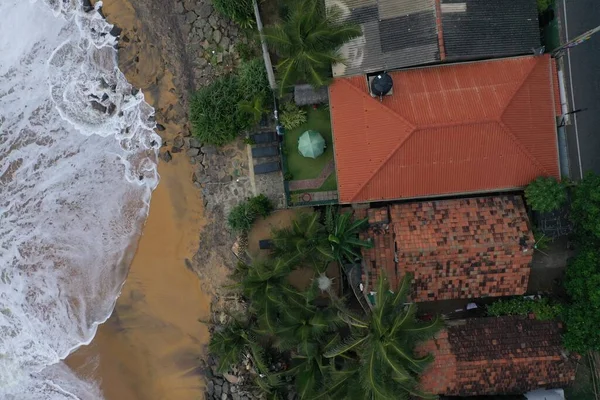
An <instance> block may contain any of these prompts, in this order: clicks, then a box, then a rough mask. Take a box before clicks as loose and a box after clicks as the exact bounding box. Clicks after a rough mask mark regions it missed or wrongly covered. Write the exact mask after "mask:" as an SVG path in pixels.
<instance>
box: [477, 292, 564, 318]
mask: <svg viewBox="0 0 600 400" xmlns="http://www.w3.org/2000/svg"><path fill="white" fill-rule="evenodd" d="M487 311H488V314H489V315H492V316H494V317H499V316H502V315H528V314H529V313H534V314H535V317H536V319H539V320H541V321H545V320H551V319H556V318H558V317H559V316H560V315H561V313H562V306H561V305H559V304H551V303H550V302H549V301H548V299H546V298H544V299H539V300H531V299H526V298H523V297H521V298H517V299H512V300H508V301H503V300H499V301H497V302H495V303H492V304H491V305H489V306H488V308H487Z"/></svg>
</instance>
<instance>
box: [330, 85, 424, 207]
mask: <svg viewBox="0 0 600 400" xmlns="http://www.w3.org/2000/svg"><path fill="white" fill-rule="evenodd" d="M340 80H342V81H345V83H346V84H347V85H348V86H350V87H351V88H352V89H353V90H354V91H356V92H357V93H359V94H360V95H361V96H362V97H363V98H365V97H366V98H368V100H369V101H376V100H375V98H373V97H372V96H371V95H367V94H366V93H365V92H363V91H362V90H360V89H359V88H358V87H356V86H355V85H353V84H352V83H351V82H350V79H348V78H341V79H340ZM378 104H379V105H380V106H381V107H385V109H386V110H387V111H388V112H390V113H391V114H393V115H394V116H395V117H396V118H398V119H401V120H402V121H404V122H405V123H406V124H407V125H408V126H409V127H410V128H411V130H410V132H409V133H408V135H406V137H405V138H404V139H403V140H401V141H400V143H398V145H397V146H396V147H395V148H394V150H392V151H391V152H390V153H389V154H388V155H387V157H386V158H385V159H384V160H383V161H382V162H381V163H380V164H379V166H378V167H377V169H375V171H373V173H372V174H371V175H370V176H369V178H368V179H366V180H365V181H364V183H363V184H362V185H360V187H359V188H358V189H357V190H356V191H355V192H354V194H353V195H352V198H351V200H350V201H353V200H354V199H355V198H356V196H358V194H359V193H360V192H361V191H362V190H363V189H364V188H365V186H367V184H368V183H369V182H370V181H371V179H373V177H374V176H375V175H377V174H378V173H379V171H381V169H382V168H383V166H384V165H386V164H387V163H388V161H389V160H390V159H391V158H392V157H393V156H394V155H395V154H396V153H397V152H398V150H399V149H400V148H401V147H402V146H403V145H404V143H406V141H407V140H408V139H409V138H410V137H411V136H412V134H413V133H414V132H415V131H416V130H417V126H416V125H414V124H413V123H412V122H410V121H408V120H407V119H406V118H404V117H403V116H402V115H400V114H398V113H397V112H396V111H394V110H392V109H391V108H390V107H388V106H386V105H385V104H383V102H379V103H378Z"/></svg>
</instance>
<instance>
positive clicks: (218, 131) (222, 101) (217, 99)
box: [190, 76, 252, 146]
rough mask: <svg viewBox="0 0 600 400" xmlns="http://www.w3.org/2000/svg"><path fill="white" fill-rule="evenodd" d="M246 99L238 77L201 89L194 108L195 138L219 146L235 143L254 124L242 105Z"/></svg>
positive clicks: (225, 78) (193, 129)
mask: <svg viewBox="0 0 600 400" xmlns="http://www.w3.org/2000/svg"><path fill="white" fill-rule="evenodd" d="M242 100H244V99H243V98H242V96H241V94H240V86H239V80H238V79H237V78H236V77H234V76H225V77H221V78H219V79H217V80H216V81H215V82H213V83H212V84H210V85H209V86H206V87H204V88H202V89H200V90H199V91H198V92H196V93H195V94H194V96H193V97H192V100H191V105H190V121H191V123H192V131H193V133H194V135H195V136H196V137H197V138H198V139H199V140H200V141H201V142H203V143H209V144H214V145H217V146H222V145H224V144H226V143H228V142H231V141H232V140H234V139H235V138H236V136H237V135H238V134H239V133H240V132H241V131H243V130H244V129H247V128H249V127H250V124H251V122H252V121H251V120H250V119H249V118H248V117H247V116H246V114H245V113H244V112H242V111H241V110H240V108H239V106H238V104H239V103H240V102H241V101H242Z"/></svg>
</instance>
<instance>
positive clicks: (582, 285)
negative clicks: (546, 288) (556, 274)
mask: <svg viewBox="0 0 600 400" xmlns="http://www.w3.org/2000/svg"><path fill="white" fill-rule="evenodd" d="M599 288H600V254H599V253H598V251H597V250H596V249H595V248H585V249H583V250H582V251H581V252H580V253H579V254H578V255H577V256H576V257H575V258H574V259H573V261H572V262H571V263H569V265H568V267H567V273H566V276H565V289H566V291H567V294H568V295H569V296H570V297H571V304H570V305H569V307H568V308H566V309H565V316H564V322H565V325H566V328H567V332H566V333H565V335H564V340H565V347H566V348H567V349H569V350H573V351H577V352H582V353H583V352H585V351H587V350H596V351H597V350H600V329H598V326H600V290H599Z"/></svg>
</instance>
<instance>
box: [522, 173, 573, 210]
mask: <svg viewBox="0 0 600 400" xmlns="http://www.w3.org/2000/svg"><path fill="white" fill-rule="evenodd" d="M525 198H527V203H528V204H529V205H530V206H531V208H532V209H533V210H535V211H539V212H550V211H554V210H558V209H559V208H561V207H562V205H563V204H564V203H565V201H567V190H566V188H565V185H564V184H562V183H561V182H558V181H557V180H556V179H555V178H552V177H543V176H541V177H539V178H537V179H536V180H535V181H533V182H531V183H530V184H529V186H527V188H526V189H525Z"/></svg>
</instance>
